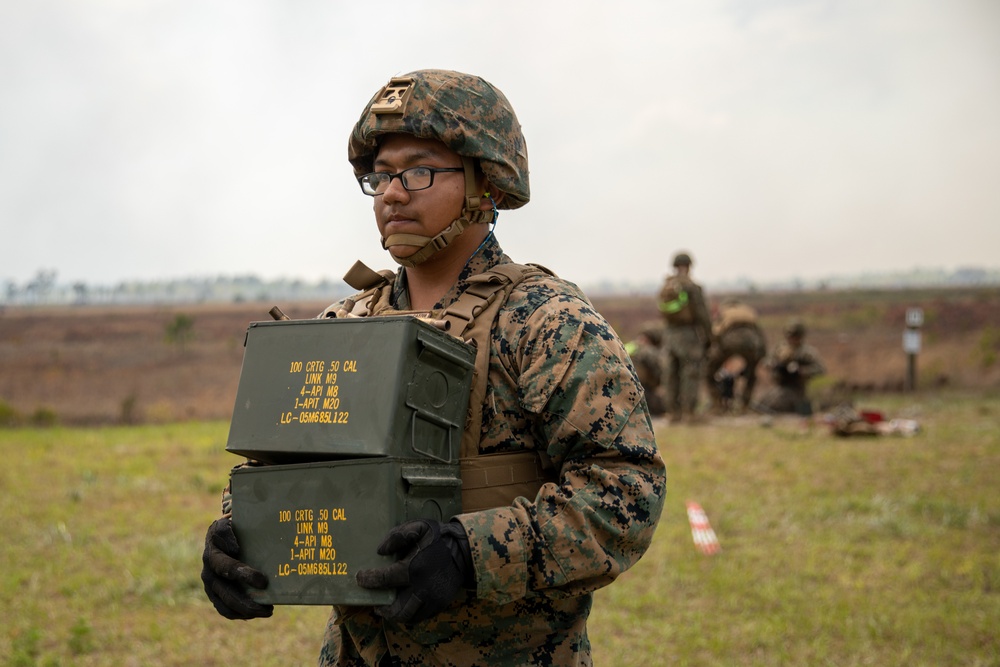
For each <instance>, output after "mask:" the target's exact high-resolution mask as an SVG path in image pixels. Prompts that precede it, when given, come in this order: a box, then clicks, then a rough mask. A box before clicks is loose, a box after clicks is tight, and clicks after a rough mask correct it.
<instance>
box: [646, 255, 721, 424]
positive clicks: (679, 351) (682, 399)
mask: <svg viewBox="0 0 1000 667" xmlns="http://www.w3.org/2000/svg"><path fill="white" fill-rule="evenodd" d="M691 264H692V261H691V256H690V255H689V254H687V253H683V252H682V253H678V254H677V255H675V256H674V261H673V265H674V270H675V273H674V274H672V275H670V276H668V277H667V279H666V281H665V282H664V284H663V288H662V289H661V290H660V303H659V307H660V313H661V314H662V315H663V319H664V321H665V324H666V330H665V332H664V339H663V372H664V384H665V386H666V401H667V411H668V412H669V413H670V418H671V421H679V420H681V419H692V418H694V417H695V416H696V412H697V408H698V392H699V390H700V388H701V379H702V364H703V363H704V360H705V353H706V351H707V350H708V348H709V346H710V345H711V342H712V322H711V320H710V318H709V314H708V307H707V306H706V304H705V296H704V293H703V292H702V289H701V286H700V285H698V284H697V283H695V282H694V281H693V280H692V279H691V276H690V270H691Z"/></svg>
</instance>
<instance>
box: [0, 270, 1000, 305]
mask: <svg viewBox="0 0 1000 667" xmlns="http://www.w3.org/2000/svg"><path fill="white" fill-rule="evenodd" d="M56 278H57V273H56V272H55V271H45V270H43V271H39V272H38V273H37V274H36V276H35V277H34V278H32V279H31V280H29V281H27V282H25V283H23V284H18V283H16V282H14V281H11V280H7V281H5V282H4V283H3V288H2V292H0V306H5V305H6V306H22V305H112V304H114V305H150V304H186V303H245V302H258V301H274V302H277V303H288V302H293V301H295V302H302V301H317V302H326V303H330V302H332V301H335V300H337V299H339V298H341V297H344V296H348V295H349V294H351V292H352V290H351V288H350V287H348V286H347V285H345V284H344V283H343V282H341V281H340V280H330V279H323V280H320V281H316V282H307V281H304V280H298V279H294V278H282V279H278V280H263V279H261V278H259V277H257V276H255V275H245V276H209V277H190V278H176V279H169V280H158V281H148V282H139V281H123V282H120V283H118V284H116V285H112V286H109V285H90V284H87V283H83V282H76V283H72V284H66V283H59V282H58V280H57V279H56ZM993 285H998V286H1000V269H986V268H980V267H966V268H960V269H955V270H953V271H948V270H945V269H922V268H918V269H913V270H910V271H897V272H887V273H874V272H873V273H863V274H859V275H853V276H829V277H826V278H821V279H815V280H802V279H798V278H790V279H787V280H780V281H772V282H757V281H754V280H751V279H750V278H739V279H736V280H732V281H727V282H717V283H713V282H706V283H705V288H706V289H707V290H709V291H710V292H714V293H740V294H753V293H758V292H776V291H780V292H788V291H823V290H844V289H913V288H934V287H960V286H973V287H985V286H993ZM581 287H583V289H584V291H585V292H586V293H587V294H590V295H592V296H614V295H629V294H633V295H639V294H656V293H657V292H658V290H659V288H660V285H659V283H658V282H657V283H643V284H634V283H625V282H614V281H602V282H598V283H593V284H584V285H581Z"/></svg>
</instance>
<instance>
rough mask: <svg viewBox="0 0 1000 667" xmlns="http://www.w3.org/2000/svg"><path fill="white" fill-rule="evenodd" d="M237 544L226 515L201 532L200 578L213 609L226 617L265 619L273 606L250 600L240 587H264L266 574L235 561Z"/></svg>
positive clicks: (271, 612) (231, 525)
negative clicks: (203, 533) (205, 531)
mask: <svg viewBox="0 0 1000 667" xmlns="http://www.w3.org/2000/svg"><path fill="white" fill-rule="evenodd" d="M239 553H240V545H239V543H238V542H237V541H236V534H235V533H234V532H233V523H232V521H231V520H230V519H229V517H223V518H221V519H216V520H215V521H214V522H213V523H212V525H211V526H209V527H208V533H207V534H206V535H205V551H204V553H202V555H201V562H202V564H203V567H202V569H201V581H202V583H203V584H205V593H206V594H207V595H208V599H209V600H211V601H212V604H213V605H215V610H216V611H217V612H219V613H220V614H222V615H223V616H225V617H226V618H228V619H230V620H242V621H246V620H249V619H251V618H266V617H268V616H270V615H271V614H273V613H274V606H273V605H269V604H260V603H258V602H254V601H253V600H252V599H251V598H250V596H249V595H247V593H246V591H245V590H243V586H252V587H253V588H267V577H266V576H265V575H264V573H263V572H258V571H257V570H255V569H253V568H252V567H250V566H249V565H247V564H246V563H241V562H240V561H238V560H236V558H235V557H236V556H238V555H239Z"/></svg>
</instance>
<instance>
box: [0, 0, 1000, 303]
mask: <svg viewBox="0 0 1000 667" xmlns="http://www.w3.org/2000/svg"><path fill="white" fill-rule="evenodd" d="M426 67H436V68H444V69H457V70H462V71H467V72H473V73H476V74H480V75H482V76H483V77H484V78H486V79H488V80H489V81H491V82H492V83H494V84H495V85H496V86H497V87H499V88H500V89H501V90H502V91H504V93H505V94H506V95H507V97H508V98H509V99H510V101H511V102H512V104H513V105H514V108H515V110H516V112H517V114H518V117H519V118H520V120H521V124H522V126H523V128H524V134H525V136H526V138H527V143H528V149H529V156H530V162H531V191H532V200H531V202H530V203H529V204H528V205H527V206H525V207H524V208H522V209H519V210H517V211H510V212H504V213H502V215H501V216H500V220H499V224H498V227H497V234H498V237H499V238H500V241H501V243H502V245H503V246H504V248H505V249H506V250H507V252H508V254H510V255H511V256H512V257H513V258H514V259H515V260H517V261H521V262H527V261H534V262H539V263H541V264H544V265H546V266H548V267H550V268H551V269H553V270H555V271H556V272H557V273H559V274H560V275H562V276H564V277H566V278H568V279H570V280H573V281H575V282H578V283H580V284H582V285H590V284H594V283H596V282H598V281H602V280H611V281H615V282H622V281H624V282H629V283H633V284H643V283H647V282H658V281H659V280H660V279H661V278H662V277H663V276H664V275H665V274H666V273H667V272H668V269H669V267H668V264H669V260H670V257H671V255H672V254H673V253H674V252H675V251H677V250H680V249H684V250H688V251H690V252H691V254H692V255H693V256H694V260H695V266H694V273H695V276H696V277H698V278H700V279H701V280H702V281H703V282H705V283H706V284H708V285H711V284H712V283H713V282H716V283H720V282H728V281H733V280H736V279H740V278H747V279H750V280H753V281H755V282H769V281H774V280H779V279H788V278H802V279H807V280H809V279H817V278H823V277H829V276H837V275H845V274H855V273H860V272H868V271H873V272H874V271H891V270H905V269H910V268H915V267H924V268H945V269H954V268H959V267H966V266H981V267H988V268H997V267H1000V2H997V1H996V0H845V1H842V2H836V1H833V0H827V1H822V0H816V1H813V0H801V1H788V2H786V1H782V0H731V1H720V0H652V1H650V2H629V1H621V0H619V1H617V2H599V1H594V0H575V1H573V2H554V1H553V2H549V1H541V0H532V1H531V2H522V1H519V0H505V1H504V2H490V3H484V2H450V1H438V2H421V1H419V0H409V1H408V2H395V1H393V0H381V1H380V2H334V1H333V0H322V1H321V0H294V1H289V0H147V1H140V2H122V1H114V0H91V1H85V0H31V1H30V2H0V280H13V281H15V282H18V283H23V282H26V281H27V280H29V279H30V278H32V277H33V276H34V275H35V274H36V273H37V272H38V271H39V270H40V269H48V270H56V271H57V272H58V281H59V282H60V283H66V284H68V283H71V282H76V281H84V282H87V283H91V284H108V285H110V284H115V283H117V282H119V281H122V280H134V279H139V280H147V279H168V278H183V277H191V276H215V275H247V274H256V275H258V276H260V277H263V278H268V279H270V278H277V277H297V278H302V279H305V280H309V281H313V280H318V279H320V278H323V277H327V278H331V279H335V280H339V278H340V277H341V276H342V275H343V273H344V272H345V271H346V270H347V268H348V267H349V266H350V265H351V264H352V263H353V262H354V260H355V259H359V258H360V259H363V260H364V261H365V262H367V263H368V264H369V265H371V266H373V267H374V268H384V267H387V266H394V264H392V261H391V259H390V258H389V257H388V255H387V254H386V253H385V251H383V250H382V249H381V247H380V246H379V243H378V236H377V231H376V228H375V225H374V222H373V218H372V214H371V200H370V199H369V198H367V197H365V196H364V195H362V194H361V191H360V189H359V188H358V186H357V183H356V182H355V181H354V178H353V175H352V172H351V169H350V166H349V164H348V162H347V159H346V145H347V137H348V134H349V133H350V130H351V128H352V126H353V124H354V122H355V121H356V120H357V118H358V116H359V115H360V112H361V110H362V108H363V107H364V104H365V103H366V102H367V101H368V99H369V98H370V97H371V95H372V94H373V93H374V92H375V91H376V90H377V89H378V88H379V87H381V86H382V85H383V84H384V83H386V82H387V80H388V79H389V77H391V76H393V75H398V74H403V73H405V72H408V71H411V70H414V69H420V68H426Z"/></svg>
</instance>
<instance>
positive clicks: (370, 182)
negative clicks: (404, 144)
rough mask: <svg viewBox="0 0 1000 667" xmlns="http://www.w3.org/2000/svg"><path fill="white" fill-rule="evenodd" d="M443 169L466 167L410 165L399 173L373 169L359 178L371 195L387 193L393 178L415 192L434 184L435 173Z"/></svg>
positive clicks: (457, 169) (362, 188) (459, 169)
mask: <svg viewBox="0 0 1000 667" xmlns="http://www.w3.org/2000/svg"><path fill="white" fill-rule="evenodd" d="M443 171H464V169H463V168H462V167H446V168H442V169H436V168H434V167H410V168H409V169H404V170H403V171H401V172H399V173H398V174H390V173H389V172H387V171H373V172H372V173H370V174H365V175H364V176H362V177H361V178H359V179H358V183H359V184H360V185H361V191H362V192H364V193H365V194H366V195H368V196H370V197H375V196H377V195H381V194H385V191H386V190H387V189H388V188H389V184H390V183H392V179H394V178H398V179H399V182H400V183H402V184H403V188H404V189H405V190H406V191H407V192H413V191H415V190H426V189H427V188H429V187H431V186H432V185H434V174H440V173H441V172H443Z"/></svg>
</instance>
